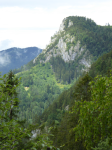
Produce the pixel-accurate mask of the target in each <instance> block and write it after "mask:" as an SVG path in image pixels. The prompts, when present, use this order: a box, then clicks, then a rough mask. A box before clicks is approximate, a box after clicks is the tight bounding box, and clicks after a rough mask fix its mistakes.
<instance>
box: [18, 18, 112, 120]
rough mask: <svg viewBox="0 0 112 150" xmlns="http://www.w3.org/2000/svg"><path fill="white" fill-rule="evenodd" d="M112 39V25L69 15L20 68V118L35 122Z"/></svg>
mask: <svg viewBox="0 0 112 150" xmlns="http://www.w3.org/2000/svg"><path fill="white" fill-rule="evenodd" d="M111 41H112V27H111V26H99V25H96V23H95V22H94V21H92V20H91V19H87V18H85V17H77V16H76V17H73V16H72V17H67V18H65V19H64V20H63V22H62V24H61V26H60V29H59V31H58V32H57V33H56V34H54V35H53V37H51V42H50V44H49V45H48V46H47V47H46V49H44V50H43V51H42V53H41V54H39V55H38V56H37V57H36V58H35V59H34V60H32V61H30V62H29V63H28V64H27V65H25V66H24V68H21V69H17V70H16V73H17V72H18V73H17V76H18V77H22V80H21V83H22V84H21V87H20V88H19V99H20V100H21V102H20V110H21V111H20V118H21V119H22V118H26V119H27V120H29V122H33V120H35V118H34V117H35V115H37V116H38V115H41V114H42V113H43V112H44V110H45V109H46V108H47V107H48V106H49V105H50V104H51V103H52V102H53V100H54V99H55V98H56V97H58V96H59V95H60V94H61V92H62V91H63V90H65V89H68V88H70V86H71V85H72V84H73V83H74V82H76V80H77V79H78V78H79V77H80V76H81V75H82V74H83V71H87V70H88V69H89V67H90V66H91V64H92V63H93V62H94V61H95V60H97V58H98V57H100V56H101V55H102V54H104V53H107V52H109V51H110V50H111V49H112V42H111ZM20 71H21V72H20ZM70 96H71V94H70ZM65 104H68V102H65ZM63 107H64V106H63ZM49 117H50V116H49ZM51 118H52V117H51ZM49 120H50V119H49Z"/></svg>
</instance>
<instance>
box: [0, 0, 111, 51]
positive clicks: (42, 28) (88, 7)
mask: <svg viewBox="0 0 112 150" xmlns="http://www.w3.org/2000/svg"><path fill="white" fill-rule="evenodd" d="M8 1H10V2H15V1H14V0H4V1H3V3H4V4H3V6H5V3H6V2H8ZM22 1H23V3H24V4H25V3H26V0H22ZM22 1H21V0H18V1H16V2H17V3H19V2H20V3H21V2H22ZM27 2H28V3H29V4H30V3H31V1H30V0H27ZM36 2H38V5H36ZM43 2H45V4H43V5H42V3H43ZM47 2H48V4H47ZM50 2H51V3H50ZM56 2H57V3H56ZM56 2H55V3H56V6H58V7H55V8H52V7H51V6H52V3H53V1H51V0H48V1H45V0H44V1H43V0H42V1H41V2H40V1H39V0H37V1H36V0H34V3H35V7H33V8H31V7H18V6H20V5H19V4H17V3H15V4H17V5H18V6H17V5H16V7H0V41H2V42H1V44H0V50H3V49H6V48H9V47H11V46H12V47H21V48H24V47H29V46H37V47H39V48H42V49H43V48H45V46H46V45H47V44H48V43H49V41H50V38H51V36H53V35H54V33H55V32H56V31H58V29H59V26H60V24H61V22H62V20H63V19H64V18H66V17H68V16H76V15H77V16H84V17H87V18H91V19H92V20H94V21H95V22H96V23H97V24H99V25H105V24H106V23H109V24H110V25H112V19H111V14H112V9H111V6H112V1H108V0H107V1H103V0H98V1H97V2H96V0H94V1H92V2H90V1H89V0H85V1H81V0H80V1H78V2H75V1H72V0H70V1H69V3H68V1H66V0H65V1H64V0H61V1H60V2H59V0H57V1H56ZM64 2H65V3H64ZM79 2H80V3H79ZM87 2H88V3H87ZM32 3H33V2H32ZM0 4H2V3H1V1H0ZM62 4H63V5H62ZM64 4H65V5H64ZM68 4H69V5H68ZM72 4H73V5H72ZM45 5H46V7H44V6H45ZM48 5H49V7H50V9H49V7H48ZM1 6H2V5H1ZM7 6H9V5H8V4H7ZM11 6H12V5H11ZM1 14H2V15H1ZM6 39H9V42H8V40H6ZM5 40H6V41H5ZM3 41H4V42H3ZM5 42H6V43H5Z"/></svg>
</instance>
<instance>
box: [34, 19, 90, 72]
mask: <svg viewBox="0 0 112 150" xmlns="http://www.w3.org/2000/svg"><path fill="white" fill-rule="evenodd" d="M65 23H66V19H64V20H63V21H62V23H61V25H60V28H59V31H58V32H57V33H56V34H54V36H53V37H52V38H51V41H50V43H49V45H47V47H46V48H45V49H44V50H43V51H42V53H41V54H43V55H44V60H43V59H40V63H46V62H48V61H49V60H50V59H51V57H56V56H61V58H62V59H63V60H64V61H65V62H69V61H75V60H78V59H79V64H82V65H84V68H85V69H84V70H87V68H89V67H90V66H91V57H92V56H90V54H89V51H88V50H87V49H86V45H83V46H82V45H81V44H80V41H76V37H75V36H73V35H72V36H71V35H70V34H69V33H66V31H65ZM71 26H73V22H72V21H71V20H69V21H68V27H67V28H70V27H71ZM74 43H75V44H74ZM39 57H40V56H37V57H36V58H35V59H34V60H33V63H35V62H36V60H37V59H39Z"/></svg>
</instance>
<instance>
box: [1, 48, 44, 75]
mask: <svg viewBox="0 0 112 150" xmlns="http://www.w3.org/2000/svg"><path fill="white" fill-rule="evenodd" d="M41 52H42V49H39V48H37V47H28V48H24V49H22V48H16V47H14V48H10V49H7V50H3V51H0V72H2V74H5V73H7V72H9V70H13V69H17V68H20V67H21V66H23V65H25V64H27V63H28V62H29V61H31V60H32V59H34V58H35V57H36V56H37V55H39V54H40V53H41ZM15 71H16V70H15Z"/></svg>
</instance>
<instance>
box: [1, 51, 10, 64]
mask: <svg viewBox="0 0 112 150" xmlns="http://www.w3.org/2000/svg"><path fill="white" fill-rule="evenodd" d="M9 63H10V58H9V55H8V54H6V53H5V51H4V53H3V52H2V53H1V52H0V65H2V66H6V65H7V64H9Z"/></svg>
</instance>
